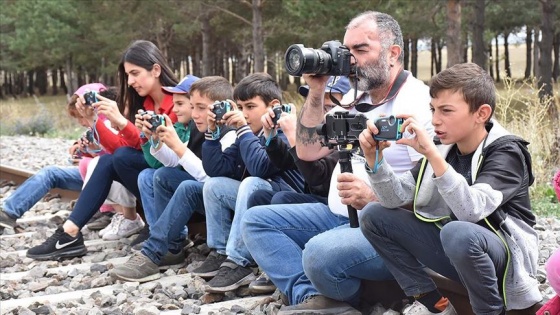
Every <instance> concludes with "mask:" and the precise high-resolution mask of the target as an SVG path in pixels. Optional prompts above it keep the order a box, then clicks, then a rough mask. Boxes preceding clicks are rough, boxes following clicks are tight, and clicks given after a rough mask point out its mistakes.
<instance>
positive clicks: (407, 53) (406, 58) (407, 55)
mask: <svg viewBox="0 0 560 315" xmlns="http://www.w3.org/2000/svg"><path fill="white" fill-rule="evenodd" d="M403 44H404V47H403V51H404V56H403V65H404V70H408V69H409V67H408V61H409V60H410V49H409V46H410V38H408V37H407V38H405V39H404V43H403Z"/></svg>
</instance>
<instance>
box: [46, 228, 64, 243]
mask: <svg viewBox="0 0 560 315" xmlns="http://www.w3.org/2000/svg"><path fill="white" fill-rule="evenodd" d="M63 234H64V230H63V229H57V230H56V232H54V234H53V235H51V236H49V238H47V239H46V240H45V242H44V243H43V244H45V245H47V246H48V245H52V244H53V243H56V242H57V241H58V240H59V239H60V237H61V236H62V235H63Z"/></svg>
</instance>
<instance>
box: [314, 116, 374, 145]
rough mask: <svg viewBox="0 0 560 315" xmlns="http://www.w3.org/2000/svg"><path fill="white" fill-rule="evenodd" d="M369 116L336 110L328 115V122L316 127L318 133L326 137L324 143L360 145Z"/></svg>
mask: <svg viewBox="0 0 560 315" xmlns="http://www.w3.org/2000/svg"><path fill="white" fill-rule="evenodd" d="M367 121H368V119H367V117H366V116H364V115H363V114H359V113H358V114H351V113H349V112H335V113H334V114H328V115H326V122H325V123H324V124H321V125H318V126H317V127H316V131H317V134H318V135H320V136H324V137H325V142H324V143H323V145H325V146H328V147H329V148H333V147H335V146H337V145H348V144H352V145H354V146H357V145H359V137H360V133H361V132H362V131H363V130H364V129H366V128H367Z"/></svg>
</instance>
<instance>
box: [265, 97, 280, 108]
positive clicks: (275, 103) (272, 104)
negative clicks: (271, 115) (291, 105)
mask: <svg viewBox="0 0 560 315" xmlns="http://www.w3.org/2000/svg"><path fill="white" fill-rule="evenodd" d="M281 104H282V103H281V102H280V100H279V99H276V98H275V99H273V100H272V101H271V102H270V103H268V107H274V106H276V105H281Z"/></svg>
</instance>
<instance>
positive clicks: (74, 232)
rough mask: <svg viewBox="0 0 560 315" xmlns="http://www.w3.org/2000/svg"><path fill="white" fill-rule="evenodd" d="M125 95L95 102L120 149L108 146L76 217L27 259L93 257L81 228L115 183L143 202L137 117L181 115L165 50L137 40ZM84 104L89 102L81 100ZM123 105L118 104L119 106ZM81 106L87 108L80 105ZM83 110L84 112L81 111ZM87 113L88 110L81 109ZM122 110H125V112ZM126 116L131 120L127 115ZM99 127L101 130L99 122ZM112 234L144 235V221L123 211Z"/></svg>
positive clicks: (123, 84) (124, 68)
mask: <svg viewBox="0 0 560 315" xmlns="http://www.w3.org/2000/svg"><path fill="white" fill-rule="evenodd" d="M118 81H119V91H120V93H119V96H118V97H117V102H114V101H111V100H109V99H107V98H105V97H102V96H98V102H96V103H94V104H93V106H92V107H93V109H94V111H95V112H96V113H97V114H98V115H100V114H102V115H104V116H105V117H106V118H107V119H108V120H109V121H110V122H111V124H112V126H113V127H115V129H117V130H118V131H119V133H118V135H116V136H118V137H119V138H120V139H119V142H118V143H117V144H116V145H115V146H117V148H107V147H105V149H107V150H108V151H113V150H114V152H113V154H106V155H103V156H102V157H100V158H99V162H98V164H97V166H96V168H95V170H94V172H93V173H92V175H91V178H90V180H89V181H88V183H87V184H86V185H85V186H84V188H83V190H82V194H81V195H80V198H79V199H78V201H77V203H76V206H75V207H74V210H73V211H72V214H71V215H70V217H69V218H68V220H66V222H64V224H63V226H62V227H59V228H58V229H57V231H56V232H55V234H53V235H52V236H51V237H49V238H48V239H47V240H46V241H45V242H44V243H43V244H41V245H39V246H36V247H33V248H31V249H29V250H28V251H27V257H29V258H33V259H38V260H52V259H60V258H64V257H77V256H82V255H85V254H86V253H87V249H86V248H85V245H84V239H83V236H82V234H81V233H80V230H81V229H82V228H83V227H84V225H85V224H86V223H87V222H88V220H89V219H90V218H91V217H92V216H93V215H94V214H95V212H96V211H97V209H99V207H100V206H101V205H102V204H103V201H104V200H105V199H106V198H107V194H108V193H109V190H110V187H111V183H112V182H113V181H118V182H120V183H122V184H123V185H124V186H125V187H126V188H127V189H128V190H129V191H130V192H131V193H132V194H134V196H135V197H136V198H137V199H140V192H139V190H138V184H137V179H138V174H139V173H140V171H142V170H143V169H145V168H148V167H149V166H148V164H147V163H146V160H145V159H144V156H143V154H142V151H140V131H139V130H138V129H137V128H136V127H135V126H134V124H133V121H134V115H135V113H136V112H137V110H138V109H141V108H143V109H144V110H151V111H154V112H155V113H158V114H167V115H168V116H169V117H170V118H171V120H172V121H173V122H175V121H176V116H175V115H174V114H173V113H172V112H171V109H172V108H173V97H172V95H171V94H168V93H165V92H164V91H163V90H162V86H174V85H176V84H177V79H176V77H175V76H174V74H173V72H172V71H171V69H170V67H169V66H168V64H167V62H166V61H165V59H164V57H163V54H162V53H161V51H160V50H159V49H158V48H157V47H156V46H155V45H154V44H153V43H151V42H148V41H135V42H133V43H132V44H131V45H130V46H129V47H128V48H127V50H126V51H125V53H124V54H123V56H122V59H121V62H120V64H119V68H118ZM80 101H81V102H82V103H84V102H83V99H80ZM117 104H118V105H117ZM77 106H80V107H81V106H82V104H79V105H77ZM80 107H79V108H80ZM81 109H82V110H85V108H84V107H81ZM121 111H122V112H121ZM125 116H126V117H125ZM95 126H96V127H98V126H100V123H99V122H97V123H96V125H95ZM98 129H99V130H98V131H99V137H100V138H103V137H106V136H115V135H114V134H113V133H112V132H110V131H109V130H105V129H104V128H98ZM114 226H115V227H114V228H112V229H111V230H112V233H113V234H112V235H110V236H107V237H106V234H104V238H109V239H117V238H120V237H128V236H130V235H133V234H135V233H138V232H139V231H140V230H141V229H142V228H143V227H144V222H143V220H142V219H141V218H140V216H138V214H137V213H136V211H134V209H131V211H127V212H125V213H123V217H122V218H119V221H118V222H115V223H114Z"/></svg>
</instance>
